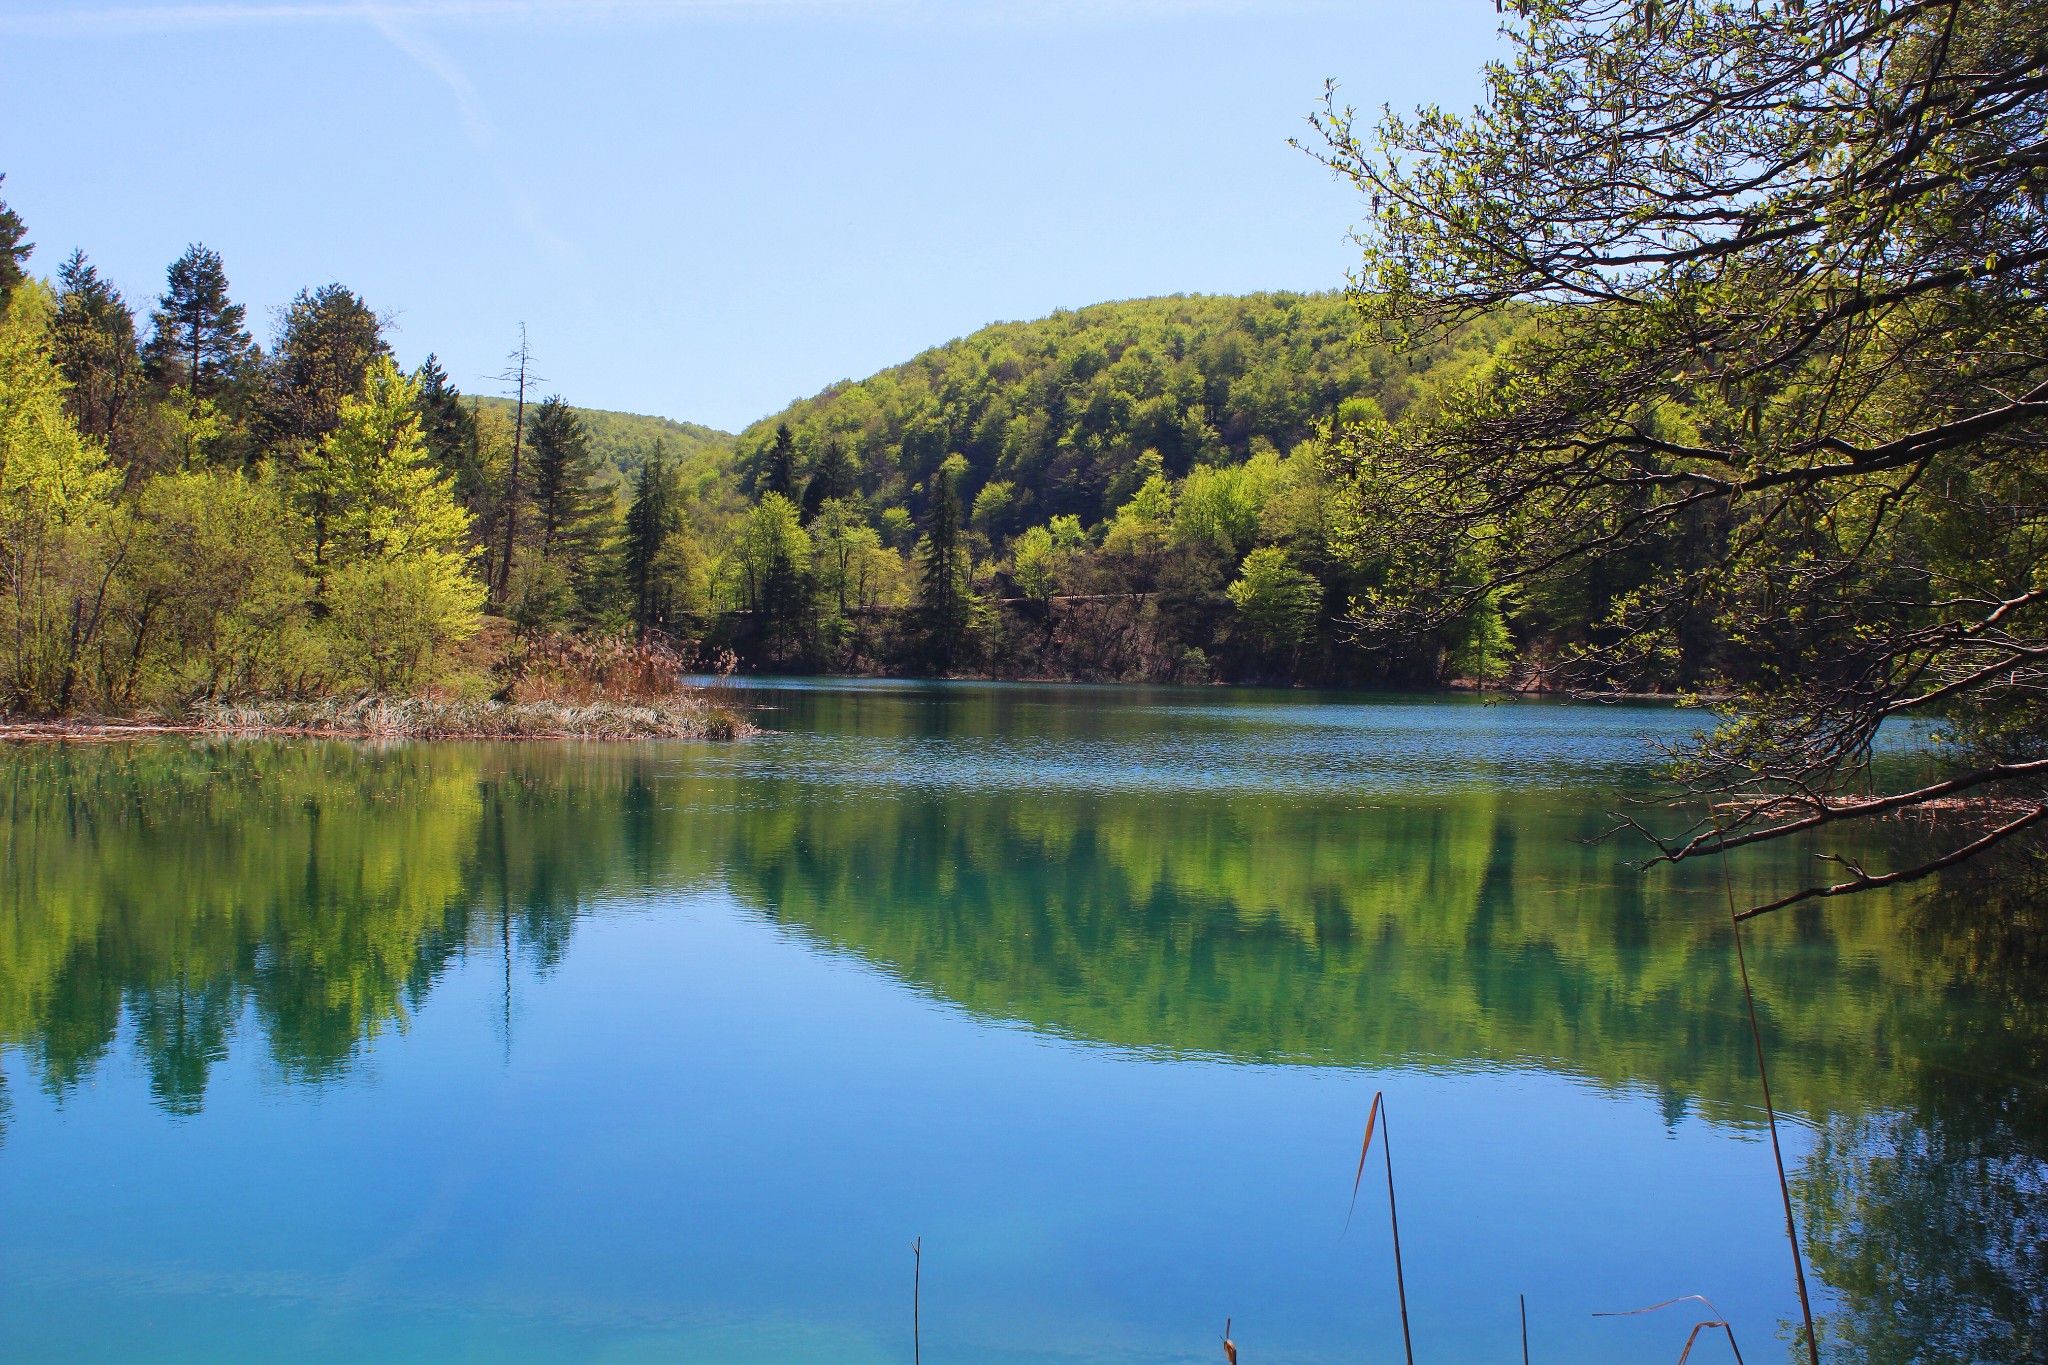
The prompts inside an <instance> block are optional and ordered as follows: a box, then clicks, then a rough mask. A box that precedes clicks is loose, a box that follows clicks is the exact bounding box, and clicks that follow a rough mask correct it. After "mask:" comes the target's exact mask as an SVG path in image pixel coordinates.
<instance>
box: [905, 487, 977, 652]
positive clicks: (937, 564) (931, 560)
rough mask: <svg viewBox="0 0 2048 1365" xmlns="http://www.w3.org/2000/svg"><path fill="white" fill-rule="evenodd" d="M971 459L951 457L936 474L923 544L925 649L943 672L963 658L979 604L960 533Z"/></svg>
mask: <svg viewBox="0 0 2048 1365" xmlns="http://www.w3.org/2000/svg"><path fill="white" fill-rule="evenodd" d="M966 472H967V461H966V460H965V459H963V458H962V457H960V456H958V455H949V456H947V457H946V460H945V462H944V463H943V464H941V465H940V466H939V469H938V472H937V473H936V474H934V475H933V476H932V490H931V510H930V511H929V512H928V513H927V514H926V520H925V531H924V537H923V539H922V540H921V541H920V542H919V544H918V577H917V609H918V615H919V617H920V619H921V621H922V624H923V626H924V638H925V651H926V654H927V655H928V657H929V658H930V660H931V662H932V665H933V666H934V667H936V668H937V669H938V670H939V671H940V672H942V673H943V672H945V671H947V670H948V669H951V668H952V667H953V666H954V664H955V663H957V662H958V661H959V659H960V658H961V656H962V654H963V653H964V651H965V649H966V645H967V629H968V624H969V620H970V617H971V614H972V612H973V608H974V591H973V584H972V583H971V582H970V574H971V572H972V568H973V566H972V564H970V563H969V561H968V557H967V545H966V541H965V538H964V537H963V536H962V535H961V534H960V495H959V493H958V491H957V489H958V486H959V480H960V476H961V475H962V474H964V473H966Z"/></svg>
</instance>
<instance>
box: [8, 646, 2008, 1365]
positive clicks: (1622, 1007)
mask: <svg viewBox="0 0 2048 1365" xmlns="http://www.w3.org/2000/svg"><path fill="white" fill-rule="evenodd" d="M745 695H746V697H747V698H748V699H749V701H750V702H753V703H756V704H758V705H759V706H761V707H762V708H763V709H762V710H761V711H760V712H759V716H758V718H759V720H760V722H761V723H762V724H763V725H764V726H766V727H767V728H768V733H767V734H765V735H763V736H761V737H759V738H756V739H752V740H747V741H743V742H739V743H736V744H729V745H688V744H644V745H530V746H490V745H459V744H432V745H400V746H384V747H378V746H358V745H345V744H316V743H186V742H182V741H180V742H153V743H137V744H122V745H115V746H97V747H96V746H76V747H69V748H51V747H15V748H13V749H9V750H6V751H4V752H0V803H4V804H0V837H4V838H5V840H6V852H7V859H6V871H5V874H4V880H0V1359H5V1360H7V1361H10V1362H11V1361H17V1360H18V1361H36V1362H40V1361H66V1362H114V1361H121V1362H129V1361H164V1362H192V1363H193V1365H199V1363H200V1362H205V1363H206V1365H242V1363H243V1362H277V1361H304V1362H321V1363H323V1365H325V1363H327V1362H334V1363H336V1365H339V1363H340V1362H351V1363H354V1362H364V1363H367V1362H395V1363H402V1365H413V1363H414V1362H478V1363H479V1365H481V1363H482V1362H494V1363H495V1362H516V1363H521V1365H523V1363H524V1362H591V1363H592V1365H595V1363H597V1362H605V1363H607V1365H611V1363H614V1362H617V1363H621V1365H623V1363H624V1362H636V1363H637V1362H657V1361H662V1362H666V1361H692V1362H734V1363H735V1365H755V1363H756V1362H761V1363H764V1365H765V1362H771V1361H773V1362H804V1363H808V1362H820V1363H821V1365H822V1363H823V1362H848V1363H850V1365H861V1363H863V1362H898V1361H903V1362H907V1361H909V1360H910V1359H911V1357H912V1349H913V1345H912V1339H911V1296H912V1257H911V1250H910V1248H911V1243H912V1240H913V1239H914V1238H920V1237H921V1238H922V1239H923V1247H924V1257H923V1267H922V1288H921V1300H922V1301H921V1319H922V1327H921V1343H920V1346H921V1353H922V1358H923V1360H925V1361H929V1362H933V1363H934V1365H948V1362H968V1361H975V1362H980V1361H987V1362H1002V1363H1007V1362H1017V1363H1018V1365H1022V1363H1023V1362H1047V1363H1048V1365H1051V1363H1053V1362H1180V1361H1217V1360H1221V1358H1222V1351H1221V1346H1220V1342H1219V1337H1220V1334H1221V1331H1222V1328H1223V1325H1224V1321H1225V1319H1226V1317H1227V1318H1229V1319H1230V1320H1231V1321H1232V1323H1233V1327H1232V1332H1233V1335H1234V1336H1235V1338H1236V1340H1237V1342H1238V1344H1239V1346H1240V1348H1241V1350H1242V1353H1243V1356H1242V1358H1243V1360H1244V1361H1245V1362H1246V1365H1256V1362H1267V1361H1273V1362H1278V1361H1290V1362H1304V1363H1309V1362H1336V1361H1347V1362H1348V1361H1361V1360H1364V1361H1375V1360H1376V1361H1394V1360H1399V1359H1400V1358H1401V1335H1400V1319H1399V1314H1398V1309H1397V1305H1396V1301H1395V1294H1394V1280H1393V1264H1392V1253H1391V1247H1390V1244H1389V1236H1388V1227H1387V1223H1386V1203H1385V1197H1386V1191H1385V1185H1384V1180H1383V1177H1382V1176H1381V1175H1380V1174H1379V1172H1380V1169H1381V1168H1380V1166H1379V1160H1378V1156H1377V1154H1376V1155H1375V1157H1374V1161H1373V1164H1372V1165H1371V1166H1369V1167H1368V1169H1367V1175H1366V1179H1365V1183H1364V1185H1363V1188H1362V1189H1361V1191H1360V1193H1359V1196H1358V1207H1357V1212H1356V1215H1355V1217H1353V1219H1352V1221H1351V1223H1350V1225H1349V1227H1348V1229H1347V1227H1346V1222H1345V1219H1346V1208H1347V1204H1348V1203H1349V1200H1350V1197H1351V1187H1352V1180H1353V1175H1354V1172H1355V1170H1356V1166H1357V1161H1358V1145H1359V1139H1360V1136H1361V1132H1362V1129H1363V1126H1364V1122H1365V1116H1366V1112H1367V1108H1368V1106H1369V1104H1370V1102H1371V1099H1372V1096H1373V1094H1374V1092H1375V1091H1384V1092H1385V1094H1386V1096H1387V1104H1388V1112H1389V1115H1390V1118H1391V1123H1392V1137H1393V1142H1394V1148H1393V1154H1394V1162H1395V1174H1396V1178H1397V1179H1398V1181H1399V1197H1400V1211H1401V1220H1402V1223H1401V1231H1402V1252H1403V1257H1404V1261H1405V1267H1406V1273H1407V1283H1408V1293H1409V1303H1410V1310H1411V1314H1412V1318H1413V1329H1414V1343H1415V1354H1416V1358H1417V1360H1420V1361H1429V1362H1443V1363H1444V1365H1449V1363H1450V1362H1468V1361H1499V1362H1512V1361H1516V1360H1519V1359H1520V1351H1521V1337H1520V1331H1521V1327H1520V1317H1519V1313H1518V1296H1522V1295H1526V1299H1527V1305H1528V1321H1529V1332H1530V1338H1531V1350H1532V1355H1533V1358H1534V1359H1536V1360H1538V1361H1552V1362H1563V1361H1571V1362H1596V1363H1597V1362H1609V1361H1612V1362H1622V1361H1665V1360H1675V1359H1676V1358H1677V1356H1678V1353H1679V1349H1680V1347H1681V1346H1682V1344H1683V1342H1684V1340H1685V1337H1686V1334H1687V1332H1688V1331H1689V1330H1690V1329H1691V1326H1692V1324H1693V1322H1695V1321H1697V1320H1698V1319H1699V1318H1700V1317H1702V1316H1705V1315H1706V1313H1705V1310H1704V1309H1700V1310H1699V1311H1697V1312H1696V1311H1693V1310H1694V1309H1696V1308H1698V1305H1691V1306H1689V1307H1681V1308H1672V1309H1667V1310H1665V1311H1663V1312H1661V1313H1657V1314H1650V1315H1644V1316H1636V1317H1626V1318H1614V1317H1596V1316H1595V1314H1596V1313H1601V1312H1611V1311H1614V1310H1624V1309H1634V1308H1639V1307H1643V1306H1646V1305H1649V1304H1654V1303H1657V1302H1660V1301H1662V1300H1666V1299H1671V1298H1674V1297H1677V1296H1680V1295H1687V1294H1702V1295H1705V1296H1706V1297H1707V1298H1709V1299H1710V1300H1712V1302H1713V1304H1714V1305H1716V1306H1717V1307H1718V1309H1719V1311H1720V1313H1721V1314H1722V1315H1725V1316H1726V1318H1727V1319H1728V1320H1729V1321H1730V1322H1731V1323H1732V1324H1733V1325H1734V1328H1735V1331H1736V1333H1737V1336H1738V1339H1739V1340H1740V1342H1741V1345H1742V1348H1743V1352H1744V1355H1745V1356H1746V1357H1747V1358H1749V1359H1750V1360H1752V1361H1756V1360H1773V1359H1785V1358H1788V1355H1789V1351H1790V1348H1791V1337H1790V1336H1789V1332H1790V1324H1792V1323H1794V1322H1795V1321H1796V1319H1797V1314H1798V1308H1797V1302H1796V1299H1795V1297H1794V1291H1793V1280H1792V1269H1791V1263H1790V1260H1789V1258H1788V1256H1787V1253H1786V1250H1785V1242H1784V1227H1783V1215H1782V1211H1781V1207H1780V1204H1779V1196H1778V1190H1777V1186H1776V1183H1775V1178H1774V1175H1773V1168H1772V1162H1771V1151H1770V1147H1769V1145H1768V1143H1767V1141H1766V1140H1765V1136H1764V1131H1763V1127H1762V1113H1761V1110H1760V1107H1759V1103H1760V1097H1759V1090H1758V1086H1757V1078H1756V1074H1755V1071H1756V1068H1755V1061H1754V1055H1753V1053H1752V1051H1751V1040H1750V1034H1749V1031H1748V1025H1747V1021H1746V1017H1745V1016H1744V1014H1743V1008H1742V998H1741V991H1740V985H1739V981H1738V979H1737V976H1736V968H1735V961H1734V956H1733V952H1732V946H1731V939H1730V934H1729V927H1728V918H1727V914H1728V907H1727V901H1726V899H1725V897H1726V895H1727V890H1726V889H1725V888H1724V886H1723V883H1722V880H1721V874H1720V872H1719V869H1717V868H1713V867H1706V868H1695V867H1691V866H1688V867H1686V868H1683V869H1676V870H1674V869H1672V868H1669V867H1665V868H1661V869H1656V870H1652V871H1649V872H1642V871H1638V870H1637V869H1636V868H1635V867H1634V866H1633V865H1632V861H1631V860H1635V859H1640V858H1641V857H1642V855H1643V850H1642V848H1641V847H1640V846H1638V845H1634V844H1629V843H1626V842H1619V841H1609V842H1605V843H1601V842H1589V841H1591V840H1593V839H1594V838H1595V836H1597V835H1599V834H1600V833H1601V832H1602V831H1603V830H1604V829H1606V828H1607V827H1608V826H1609V824H1610V822H1611V813H1612V812H1614V811H1617V810H1621V809H1630V810H1633V811H1635V812H1636V813H1637V814H1638V815H1641V816H1643V818H1645V819H1646V820H1652V821H1655V822H1658V823H1664V824H1683V823H1685V822H1686V821H1687V820H1689V819H1691V818H1692V817H1693V816H1694V815H1696V814H1697V812H1688V811H1684V810H1671V809H1667V808H1664V807H1662V806H1659V805H1655V804H1651V805H1647V806H1646V805H1641V804H1635V803H1640V802H1643V801H1644V800H1645V799H1647V798H1648V797H1649V796H1650V795H1651V794H1652V793H1653V792H1654V791H1655V790H1656V789H1655V788H1654V786H1653V777H1654V760H1655V751H1654V745H1655V744H1657V743H1659V742H1667V743H1668V742H1670V741H1673V740H1675V739H1677V738H1679V737H1681V736H1683V735H1684V734H1685V733H1687V732H1688V731H1690V730H1691V729H1692V728H1694V727H1695V726H1697V725H1698V724H1700V723H1701V721H1702V717H1700V716H1699V715H1697V714H1696V713H1689V712H1679V711H1673V710H1669V709H1661V708H1654V707H1627V706H1617V707H1597V706H1587V705H1564V704H1553V703H1538V702H1518V703H1511V704H1499V705H1487V704H1484V703H1481V702H1478V701H1475V700H1470V699H1403V698H1398V697H1369V696H1358V695H1337V694H1301V693H1234V692H1232V693H1226V692H1220V691H1216V690H1175V689H1162V690H1149V691H1148V690H1131V689H1108V688H1101V689H1095V688H1057V687H1034V686H996V685H966V684H963V685H945V686H920V685H912V684H852V683H843V684H842V683H832V684H807V683H801V682H791V683H780V684H774V685H762V686H758V687H754V688H750V689H748V690H747V691H746V693H745ZM1829 847H1830V846H1826V845H1807V846H1803V847H1798V848H1794V847H1789V846H1788V847H1784V848H1773V849H1768V850H1759V851H1758V852H1757V854H1756V855H1755V856H1752V857H1748V858H1746V859H1744V860H1743V861H1741V862H1740V863H1738V864H1737V865H1736V867H1735V870H1734V884H1733V890H1734V894H1735V895H1736V896H1737V897H1738V898H1740V899H1742V900H1744V901H1748V900H1753V899H1757V898H1760V897H1762V896H1764V895H1767V894H1770V893H1772V892H1773V891H1774V890H1782V889H1787V888H1789V887H1791V886H1792V885H1794V884H1796V882H1797V879H1798V878H1800V877H1802V876H1812V875H1816V873H1817V871H1818V872H1819V873H1823V874H1824V872H1825V868H1824V867H1822V866H1820V865H1817V864H1815V863H1814V862H1813V855H1814V854H1815V853H1817V852H1824V851H1828V848H1829ZM1861 852H1862V853H1863V854H1864V855H1865V856H1870V857H1874V858H1876V859H1878V860H1879V861H1880V862H1882V860H1883V858H1884V857H1886V856H1887V853H1886V851H1885V850H1882V849H1874V850H1873V849H1864V850H1861ZM1971 912H1972V904H1971V902H1970V899H1969V897H1968V896H1963V897H1961V898H1960V899H1959V898H1958V897H1956V896H1953V895H1951V896H1947V897H1944V896H1942V895H1939V894H1930V893H1924V892H1923V893H1901V894H1899V895H1897V896H1895V897H1893V898H1890V899H1884V900H1879V899H1870V900H1867V901H1858V902H1854V903H1848V904H1836V905H1831V906H1829V907H1827V908H1825V909H1809V910H1802V911H1799V912H1797V913H1791V914H1786V915H1782V916H1779V917H1776V918H1774V919H1771V920H1766V921H1762V922H1759V923H1758V924H1757V925H1756V926H1755V927H1754V929H1753V932H1752V936H1751V938H1750V945H1751V965H1752V969H1753V971H1754V972H1755V976H1756V986H1757V994H1758V1002H1759V1008H1760V1010H1761V1012H1762V1016H1763V1025H1764V1033H1765V1038H1766V1042H1767V1045H1768V1048H1769V1060H1770V1065H1771V1068H1772V1082H1773V1085H1774V1088H1775V1091H1776V1095H1777V1098H1778V1101H1779V1104H1780V1107H1781V1110H1782V1111H1783V1125H1782V1127H1783V1133H1784V1137H1785V1140H1786V1144H1787V1157H1788V1161H1789V1163H1790V1165H1791V1167H1792V1177H1793V1182H1794V1189H1795V1194H1796V1196H1797V1200H1798V1208H1799V1217H1800V1221H1801V1232H1802V1236H1804V1237H1805V1238H1806V1239H1807V1240H1808V1242H1809V1244H1810V1249H1811V1252H1812V1268H1811V1272H1810V1273H1811V1274H1812V1277H1813V1283H1814V1289H1815V1296H1816V1307H1817V1309H1818V1310H1819V1311H1820V1312H1821V1313H1822V1314H1823V1315H1824V1317H1825V1332H1826V1338H1825V1339H1826V1341H1827V1344H1828V1348H1829V1353H1830V1358H1831V1359H1837V1360H1855V1361H1883V1362H1904V1361H1909V1360H1922V1359H1924V1360H1930V1361H1932V1360H1958V1359H1972V1360H1987V1361H2004V1360H2014V1361H2018V1360H2039V1359H2041V1358H2043V1355H2044V1353H2048V1352H2044V1349H2043V1344H2044V1342H2048V1306H2044V1303H2043V1297H2044V1293H2048V1251H2044V1250H2043V1248H2044V1246H2048V1095H2044V1089H2043V1076H2044V1072H2048V1008H2044V1005H2043V1001H2044V999H2048V987H2044V984H2043V978H2042V975H2041V973H2040V967H2039V963H2038V958H2035V957H2032V956H2029V955H2028V954H2027V953H2026V952H2024V951H2022V950H2021V949H2020V948H2018V947H2015V946H2014V945H2013V944H2012V943H2010V942H2008V941H2006V939H2004V938H2002V937H2001V936H2000V935H1998V934H1996V933H1990V932H1987V931H1986V928H1985V925H1984V923H1983V921H1982V917H1981V916H1977V917H1973V915H1972V913H1971ZM1709 1349H1710V1348H1709V1347H1708V1346H1706V1345H1702V1346H1701V1347H1700V1348H1698V1350H1699V1351H1708V1350H1709ZM1711 1350H1712V1352H1713V1354H1712V1355H1711V1356H1710V1357H1709V1358H1712V1359H1723V1358H1726V1346H1725V1343H1720V1344H1716V1345H1714V1346H1712V1347H1711ZM1695 1358H1696V1359H1697V1358H1699V1357H1698V1355H1696V1356H1695Z"/></svg>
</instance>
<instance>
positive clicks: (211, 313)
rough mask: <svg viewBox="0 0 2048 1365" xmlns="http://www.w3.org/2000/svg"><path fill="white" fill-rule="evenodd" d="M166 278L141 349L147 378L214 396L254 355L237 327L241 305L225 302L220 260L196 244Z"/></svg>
mask: <svg viewBox="0 0 2048 1365" xmlns="http://www.w3.org/2000/svg"><path fill="white" fill-rule="evenodd" d="M165 279H166V283H165V288H164V292H163V295H162V297H161V298H159V299H158V300H157V306H156V310H155V311H154V312H153V313H151V314H150V324H151V328H152V332H151V336H150V339H149V344H148V346H147V347H145V348H144V350H143V359H144V360H145V361H147V362H148V366H149V372H150V375H151V376H152V377H153V378H155V379H156V380H157V381H158V382H159V383H162V384H166V385H174V386H182V387H184V388H186V389H188V390H190V392H191V394H192V396H193V397H194V398H214V397H217V396H219V395H220V394H221V393H222V392H223V391H224V390H225V389H226V388H227V387H228V385H229V384H230V383H232V382H233V381H234V380H235V379H236V378H238V377H239V376H240V375H241V374H242V372H243V371H244V370H245V369H246V368H247V367H248V365H249V363H250V361H251V360H252V359H253V357H254V353H255V345H254V343H253V342H251V341H250V339H249V334H248V332H246V331H244V330H243V328H242V321H243V317H244V310H243V308H242V305H241V304H239V303H232V302H230V301H229V300H228V276H227V271H226V269H224V268H223V267H222V265H221V260H220V255H219V253H217V252H213V251H209V250H207V249H206V248H205V247H203V246H199V245H197V244H194V245H193V246H190V247H187V248H186V249H185V254H184V255H182V256H180V257H179V258H178V259H177V260H175V261H173V262H171V266H170V269H169V270H168V271H167V272H166V275H165Z"/></svg>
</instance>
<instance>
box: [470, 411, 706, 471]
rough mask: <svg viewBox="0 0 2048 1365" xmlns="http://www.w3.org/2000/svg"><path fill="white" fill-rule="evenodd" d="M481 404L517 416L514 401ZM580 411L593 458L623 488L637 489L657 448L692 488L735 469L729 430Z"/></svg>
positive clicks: (642, 416) (638, 415)
mask: <svg viewBox="0 0 2048 1365" xmlns="http://www.w3.org/2000/svg"><path fill="white" fill-rule="evenodd" d="M476 402H477V404H478V405H479V406H481V407H484V408H492V409H496V410H497V411H499V412H501V413H503V414H504V415H505V416H506V417H508V418H509V417H511V416H512V415H513V402H512V400H511V399H509V398H479V399H477V400H476ZM574 411H575V413H576V416H577V417H578V418H579V419H580V420H581V421H582V423H583V431H584V434H585V436H586V437H587V438H588V441H589V447H590V454H591V457H592V458H593V459H594V460H596V462H597V464H598V467H599V468H600V469H602V470H609V471H611V473H612V475H613V477H614V478H615V479H616V480H617V481H618V483H619V484H620V486H621V487H630V486H631V485H632V481H633V479H634V478H635V477H636V476H637V475H638V474H639V472H640V468H641V466H643V465H645V464H646V463H647V460H648V457H649V456H650V455H652V454H653V453H654V450H655V447H656V446H657V445H659V446H660V448H661V450H662V452H663V453H664V454H665V455H666V456H667V457H668V460H669V461H670V463H671V464H673V465H675V466H676V467H677V468H678V469H679V470H681V471H682V472H683V482H684V485H685V486H686V487H699V488H701V487H702V486H704V485H705V484H707V483H709V482H710V481H712V480H713V479H715V478H716V477H717V476H719V475H721V474H723V473H725V472H726V471H728V470H729V469H730V468H731V467H732V451H733V442H734V440H735V437H734V436H733V434H732V433H731V432H729V431H719V430H717V429H715V428H713V427H707V426H700V425H698V424H697V423H695V422H678V421H676V420H674V419H673V418H668V417H650V416H647V415H645V414H643V413H637V412H607V411H605V410H604V409H602V408H575V409H574Z"/></svg>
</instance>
